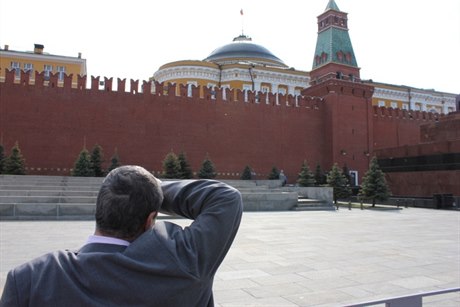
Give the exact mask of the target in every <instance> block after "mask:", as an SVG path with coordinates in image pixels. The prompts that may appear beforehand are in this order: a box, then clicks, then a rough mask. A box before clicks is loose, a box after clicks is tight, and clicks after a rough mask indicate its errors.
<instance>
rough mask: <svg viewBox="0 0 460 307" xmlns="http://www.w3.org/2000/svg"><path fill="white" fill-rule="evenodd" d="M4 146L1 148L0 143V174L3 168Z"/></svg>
mask: <svg viewBox="0 0 460 307" xmlns="http://www.w3.org/2000/svg"><path fill="white" fill-rule="evenodd" d="M5 159H6V157H5V148H3V145H2V144H0V174H3V172H4V169H5Z"/></svg>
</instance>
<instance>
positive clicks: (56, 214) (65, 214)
mask: <svg viewBox="0 0 460 307" xmlns="http://www.w3.org/2000/svg"><path fill="white" fill-rule="evenodd" d="M95 212H96V205H95V204H89V203H88V204H82V203H67V204H56V203H22V204H0V220H55V219H56V220H59V219H63V220H81V219H85V220H87V219H94V214H95Z"/></svg>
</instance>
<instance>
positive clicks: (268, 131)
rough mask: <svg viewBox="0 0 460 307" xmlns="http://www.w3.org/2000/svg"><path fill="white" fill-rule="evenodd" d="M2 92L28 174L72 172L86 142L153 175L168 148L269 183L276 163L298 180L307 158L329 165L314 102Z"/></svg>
mask: <svg viewBox="0 0 460 307" xmlns="http://www.w3.org/2000/svg"><path fill="white" fill-rule="evenodd" d="M0 90H1V100H0V133H1V136H2V140H3V145H4V147H5V149H6V150H7V152H9V150H10V148H11V147H12V146H13V145H14V143H15V142H16V141H18V142H19V146H20V148H21V150H22V153H23V155H24V157H25V158H26V164H27V167H28V173H29V174H38V173H40V174H61V175H68V174H69V170H70V168H72V167H73V164H74V162H75V160H76V158H77V156H78V154H79V152H80V150H81V149H82V148H83V145H84V143H86V147H87V148H88V149H89V150H90V149H91V148H92V147H93V146H94V144H96V143H97V144H99V145H101V146H102V148H103V150H104V153H105V159H106V160H107V161H108V160H109V159H110V157H111V155H112V154H113V152H114V149H115V148H117V150H118V153H119V156H120V159H121V162H122V163H123V164H139V165H142V166H144V167H146V168H147V169H149V170H152V171H155V172H157V171H160V170H161V169H162V161H163V159H164V157H165V156H166V154H167V153H168V152H170V151H171V150H173V151H174V152H175V153H176V154H178V153H179V152H180V151H185V152H186V153H187V156H188V159H189V161H190V163H191V166H192V168H193V170H194V171H198V170H199V168H200V166H201V163H202V161H203V159H204V158H205V156H206V155H209V157H210V159H211V160H212V161H213V162H214V164H215V166H216V169H217V171H218V172H219V173H222V174H221V176H220V177H230V178H239V175H237V173H241V172H242V170H243V169H244V167H245V165H250V166H251V167H252V168H253V169H254V171H255V172H256V173H258V174H259V177H260V178H266V176H267V175H268V173H269V172H270V170H271V168H272V166H276V167H278V168H279V169H284V170H285V172H286V174H287V175H288V177H289V179H290V181H291V182H294V181H295V179H296V178H297V173H298V172H299V170H300V166H301V164H302V161H303V160H304V159H307V160H308V161H309V163H310V164H311V167H312V168H314V167H315V166H316V163H320V164H321V165H322V166H323V167H326V166H324V159H323V152H324V137H323V135H324V131H323V116H324V109H323V108H322V106H321V105H319V104H318V103H317V101H315V100H308V101H300V102H299V103H300V104H301V106H299V107H296V106H286V104H284V105H267V104H265V103H259V104H255V103H246V102H235V101H231V102H230V101H228V102H222V101H215V100H205V99H200V98H188V97H175V96H174V97H172V96H158V95H151V94H142V93H140V94H130V93H119V92H110V91H99V90H87V89H83V90H79V89H64V88H59V87H54V88H49V87H46V86H45V87H37V86H28V85H25V86H23V85H19V84H11V83H0ZM106 165H108V163H106ZM327 167H329V166H327ZM228 174H230V176H228ZM232 174H233V176H232Z"/></svg>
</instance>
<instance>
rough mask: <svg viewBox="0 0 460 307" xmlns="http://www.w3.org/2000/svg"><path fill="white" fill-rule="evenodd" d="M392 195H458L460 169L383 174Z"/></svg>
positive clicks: (459, 192) (459, 193) (459, 191)
mask: <svg viewBox="0 0 460 307" xmlns="http://www.w3.org/2000/svg"><path fill="white" fill-rule="evenodd" d="M385 177H386V179H387V182H388V184H389V186H390V188H391V192H392V194H393V195H406V196H416V197H432V196H433V194H453V195H456V196H459V195H460V170H454V171H429V172H398V173H387V174H385Z"/></svg>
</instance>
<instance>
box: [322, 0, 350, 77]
mask: <svg viewBox="0 0 460 307" xmlns="http://www.w3.org/2000/svg"><path fill="white" fill-rule="evenodd" d="M347 22H348V18H347V13H344V12H342V11H340V10H339V8H338V6H337V4H336V3H335V1H334V0H329V3H328V4H327V7H326V10H325V12H324V13H323V14H321V15H320V16H318V39H317V41H316V50H315V56H314V59H313V69H316V68H318V67H321V66H323V65H326V64H329V63H336V64H341V65H347V66H352V67H356V68H357V67H358V63H357V62H356V58H355V53H354V51H353V46H352V44H351V39H350V35H349V34H348V25H347Z"/></svg>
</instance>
